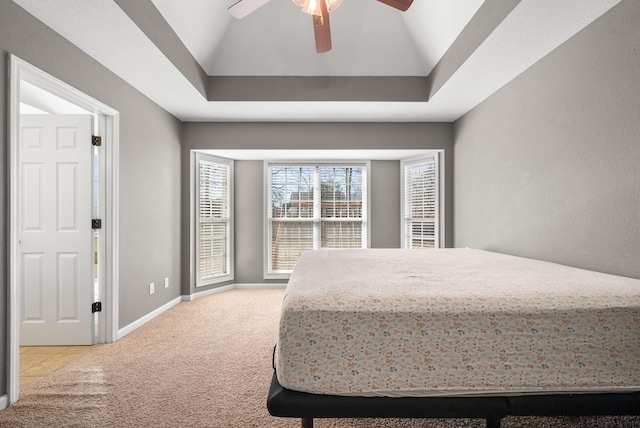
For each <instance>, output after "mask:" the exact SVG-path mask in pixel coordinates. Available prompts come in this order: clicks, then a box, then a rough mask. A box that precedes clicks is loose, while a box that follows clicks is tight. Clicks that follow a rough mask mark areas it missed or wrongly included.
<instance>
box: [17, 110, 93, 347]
mask: <svg viewBox="0 0 640 428" xmlns="http://www.w3.org/2000/svg"><path fill="white" fill-rule="evenodd" d="M91 124H92V117H91V116H90V115H22V116H20V151H19V170H20V171H19V183H20V184H19V196H18V197H19V215H18V217H19V223H20V224H19V237H18V239H19V246H20V256H19V257H20V258H19V264H20V266H19V286H20V300H21V307H20V320H21V325H20V344H21V345H90V344H92V342H93V335H92V324H93V322H92V316H91V315H92V314H91V303H92V292H93V291H92V290H93V275H92V264H91V261H92V257H91V252H92V242H91V239H92V228H91V212H92V210H91V205H92V193H91V171H92V169H91V153H92V145H91V129H92V126H91Z"/></svg>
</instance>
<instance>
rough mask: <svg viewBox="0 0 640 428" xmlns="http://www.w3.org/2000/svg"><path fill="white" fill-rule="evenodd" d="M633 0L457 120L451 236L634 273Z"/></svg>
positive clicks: (636, 115)
mask: <svg viewBox="0 0 640 428" xmlns="http://www.w3.org/2000/svg"><path fill="white" fill-rule="evenodd" d="M638 22H640V2H638V1H635V0H625V1H623V2H621V3H620V4H619V5H618V6H616V7H614V8H613V9H612V10H611V11H610V12H609V13H607V14H606V15H604V16H603V17H601V18H600V19H599V20H597V21H596V22H595V23H593V24H592V25H590V26H589V27H587V28H586V29H585V30H584V31H582V32H580V33H579V34H577V35H576V36H575V37H574V38H572V39H571V40H569V41H568V42H567V43H565V44H564V45H562V46H560V47H559V48H558V49H556V50H555V51H554V52H552V53H551V54H549V55H548V56H547V57H545V58H544V59H542V60H541V61H540V62H539V63H537V64H535V65H534V66H533V67H531V68H530V69H529V70H528V71H526V72H525V73H524V74H522V75H521V76H519V77H517V78H516V79H515V80H513V81H512V82H511V83H510V84H508V85H507V86H505V87H504V88H502V89H501V90H499V91H498V92H497V93H496V94H494V95H493V96H492V97H490V98H489V99H488V100H486V101H485V102H483V103H482V104H481V105H480V106H478V107H476V108H475V109H473V110H472V111H471V112H470V113H468V114H467V115H466V116H464V117H463V118H462V119H460V120H458V121H457V122H456V123H455V135H454V139H455V140H454V144H455V146H454V152H455V192H454V193H455V226H454V227H455V245H456V246H458V247H462V246H469V247H475V248H483V249H489V250H495V251H498V252H504V253H510V254H516V255H522V256H526V257H531V258H536V259H543V260H550V261H553V262H557V263H561V264H566V265H571V266H576V267H581V268H587V269H591V270H596V271H602V272H607V273H613V274H618V275H623V276H630V277H635V278H640V78H639V76H640V55H639V53H638V47H639V46H640V31H638Z"/></svg>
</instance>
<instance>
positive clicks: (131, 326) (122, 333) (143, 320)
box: [118, 297, 182, 339]
mask: <svg viewBox="0 0 640 428" xmlns="http://www.w3.org/2000/svg"><path fill="white" fill-rule="evenodd" d="M181 301H182V298H181V297H176V298H175V299H173V300H172V301H170V302H169V303H165V304H164V305H162V306H160V307H159V308H158V309H156V310H154V311H152V312H149V313H148V314H147V315H145V316H143V317H142V318H139V319H138V320H136V321H134V322H132V323H131V324H129V325H127V326H125V327H123V328H121V329H120V330H118V339H122V338H123V337H125V336H126V335H127V334H129V333H131V332H132V331H133V330H135V329H137V328H138V327H141V326H143V325H144V324H146V323H148V322H149V321H151V320H152V319H154V318H155V317H157V316H158V315H160V314H161V313H163V312H165V311H168V310H169V309H171V308H173V307H174V306H175V305H177V304H178V303H180V302H181Z"/></svg>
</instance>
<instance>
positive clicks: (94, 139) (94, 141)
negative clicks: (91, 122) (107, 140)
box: [91, 135, 102, 146]
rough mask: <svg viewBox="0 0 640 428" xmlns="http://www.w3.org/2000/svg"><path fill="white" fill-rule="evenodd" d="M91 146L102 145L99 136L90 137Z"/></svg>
mask: <svg viewBox="0 0 640 428" xmlns="http://www.w3.org/2000/svg"><path fill="white" fill-rule="evenodd" d="M91 144H92V145H94V146H101V145H102V137H101V136H99V135H92V136H91Z"/></svg>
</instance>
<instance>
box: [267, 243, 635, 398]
mask: <svg viewBox="0 0 640 428" xmlns="http://www.w3.org/2000/svg"><path fill="white" fill-rule="evenodd" d="M275 357H276V360H275V361H276V373H277V376H278V381H279V382H280V384H281V385H282V386H284V387H285V388H288V389H292V390H297V391H304V392H310V393H318V394H334V395H359V396H434V395H443V396H451V395H456V396H458V395H487V394H501V395H506V394H525V393H557V392H577V393H579V392H596V391H598V392H605V391H627V392H628V391H639V390H640V280H637V279H631V278H624V277H618V276H613V275H607V274H602V273H597V272H591V271H587V270H582V269H575V268H570V267H567V266H562V265H558V264H553V263H548V262H542V261H536V260H531V259H526V258H520V257H515V256H508V255H503V254H498V253H493V252H488V251H480V250H472V249H438V250H424V251H421V250H401V249H369V250H317V251H310V252H307V253H304V254H303V255H302V256H301V257H300V259H299V261H298V263H297V265H296V267H295V270H294V272H293V274H292V276H291V278H290V280H289V284H288V285H287V291H286V295H285V298H284V301H283V305H282V314H281V321H280V327H279V333H278V338H277V347H276V355H275Z"/></svg>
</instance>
